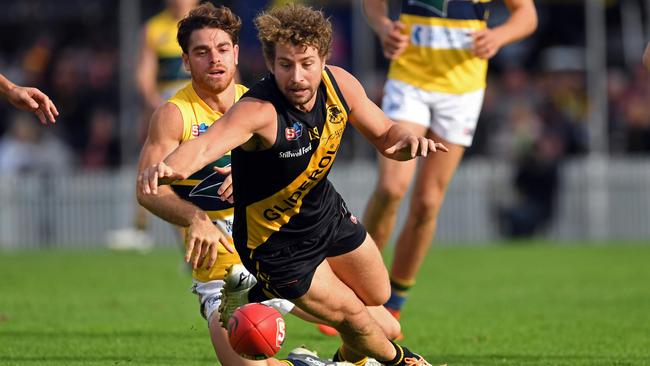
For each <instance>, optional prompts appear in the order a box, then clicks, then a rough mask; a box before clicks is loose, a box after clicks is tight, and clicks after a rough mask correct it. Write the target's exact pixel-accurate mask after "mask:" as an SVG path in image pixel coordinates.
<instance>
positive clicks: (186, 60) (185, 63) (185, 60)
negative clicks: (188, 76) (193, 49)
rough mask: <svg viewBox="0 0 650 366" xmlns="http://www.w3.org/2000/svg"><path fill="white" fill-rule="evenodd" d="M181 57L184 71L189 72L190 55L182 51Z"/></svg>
mask: <svg viewBox="0 0 650 366" xmlns="http://www.w3.org/2000/svg"><path fill="white" fill-rule="evenodd" d="M182 57H183V68H184V69H185V71H187V72H190V71H191V70H190V56H188V55H187V53H185V52H183V54H182Z"/></svg>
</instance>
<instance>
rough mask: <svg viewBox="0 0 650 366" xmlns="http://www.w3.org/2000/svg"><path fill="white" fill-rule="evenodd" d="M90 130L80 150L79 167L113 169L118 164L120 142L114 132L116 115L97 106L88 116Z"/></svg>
mask: <svg viewBox="0 0 650 366" xmlns="http://www.w3.org/2000/svg"><path fill="white" fill-rule="evenodd" d="M89 124H90V126H89V128H90V131H89V135H88V139H87V140H86V146H85V148H84V150H83V152H82V161H81V167H82V168H83V169H88V170H98V169H106V168H109V169H115V168H117V167H119V164H120V142H119V140H118V138H117V134H116V133H115V127H116V117H115V115H114V114H113V113H112V112H111V111H110V110H109V109H106V108H102V107H100V108H97V109H95V110H94V111H93V113H92V115H91V117H90V122H89Z"/></svg>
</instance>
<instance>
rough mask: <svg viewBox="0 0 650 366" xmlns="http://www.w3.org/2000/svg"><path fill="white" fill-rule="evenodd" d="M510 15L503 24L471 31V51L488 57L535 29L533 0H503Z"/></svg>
mask: <svg viewBox="0 0 650 366" xmlns="http://www.w3.org/2000/svg"><path fill="white" fill-rule="evenodd" d="M504 1H505V3H506V6H507V7H508V10H509V11H510V16H509V17H508V20H506V21H505V22H504V23H503V24H501V25H499V26H497V27H494V28H486V29H482V30H480V31H478V32H474V33H472V38H473V39H474V43H473V46H472V52H473V53H474V55H476V56H477V57H480V58H483V59H489V58H491V57H492V56H494V55H496V53H497V52H499V49H501V47H503V46H506V45H508V44H510V43H512V42H515V41H518V40H520V39H522V38H525V37H527V36H528V35H530V34H531V33H533V32H534V31H535V29H537V10H535V4H534V3H533V0H504Z"/></svg>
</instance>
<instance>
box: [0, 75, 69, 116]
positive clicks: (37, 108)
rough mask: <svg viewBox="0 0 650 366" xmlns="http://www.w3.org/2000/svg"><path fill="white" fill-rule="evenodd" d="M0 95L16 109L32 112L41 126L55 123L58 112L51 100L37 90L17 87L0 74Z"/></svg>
mask: <svg viewBox="0 0 650 366" xmlns="http://www.w3.org/2000/svg"><path fill="white" fill-rule="evenodd" d="M0 95H1V96H4V97H5V98H6V99H7V100H8V101H9V103H11V104H12V105H13V106H14V107H16V108H18V109H22V110H25V111H30V112H33V113H34V114H35V115H36V117H38V119H39V120H40V121H41V123H42V124H47V122H48V121H49V122H50V123H55V122H56V117H58V116H59V111H58V110H57V109H56V106H55V105H54V103H53V102H52V100H51V99H50V98H49V97H48V96H47V95H46V94H45V93H43V92H42V91H40V90H38V89H37V88H31V87H23V86H18V85H16V84H14V83H12V82H11V81H9V79H7V78H5V77H4V76H3V75H2V74H0Z"/></svg>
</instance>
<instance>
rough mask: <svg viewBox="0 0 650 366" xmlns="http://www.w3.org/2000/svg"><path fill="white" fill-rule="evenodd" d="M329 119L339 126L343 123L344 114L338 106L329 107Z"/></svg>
mask: <svg viewBox="0 0 650 366" xmlns="http://www.w3.org/2000/svg"><path fill="white" fill-rule="evenodd" d="M327 119H328V120H329V121H330V122H331V123H334V124H339V123H342V122H343V112H341V109H340V108H339V106H337V105H331V106H329V107H327Z"/></svg>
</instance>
